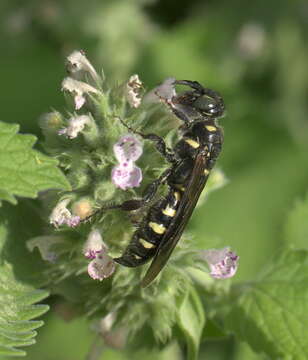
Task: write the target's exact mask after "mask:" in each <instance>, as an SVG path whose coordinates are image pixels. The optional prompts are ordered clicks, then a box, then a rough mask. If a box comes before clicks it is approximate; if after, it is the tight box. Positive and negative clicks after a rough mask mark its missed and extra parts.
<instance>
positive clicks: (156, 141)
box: [119, 117, 176, 163]
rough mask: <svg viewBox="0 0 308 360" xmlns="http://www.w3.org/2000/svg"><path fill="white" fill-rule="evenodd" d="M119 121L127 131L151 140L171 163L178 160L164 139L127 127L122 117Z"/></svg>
mask: <svg viewBox="0 0 308 360" xmlns="http://www.w3.org/2000/svg"><path fill="white" fill-rule="evenodd" d="M119 120H120V121H121V124H122V125H123V126H125V127H126V129H127V130H128V131H130V132H132V133H134V134H137V135H139V136H141V137H142V138H143V139H145V140H150V141H152V142H153V143H154V144H155V147H156V150H157V151H158V152H159V153H160V154H161V155H162V156H163V157H164V158H165V159H166V160H167V161H168V162H170V163H175V162H176V158H175V155H174V153H173V151H172V150H171V149H170V148H168V147H167V145H166V143H165V141H164V139H163V138H161V137H160V136H158V135H156V134H143V133H142V132H140V131H137V130H135V129H133V128H131V127H130V126H129V125H127V124H126V123H125V122H124V121H123V120H122V119H121V118H120V117H119Z"/></svg>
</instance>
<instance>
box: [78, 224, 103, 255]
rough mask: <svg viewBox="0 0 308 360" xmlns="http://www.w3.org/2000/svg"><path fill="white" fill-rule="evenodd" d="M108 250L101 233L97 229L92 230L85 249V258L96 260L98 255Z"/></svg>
mask: <svg viewBox="0 0 308 360" xmlns="http://www.w3.org/2000/svg"><path fill="white" fill-rule="evenodd" d="M107 250H108V249H107V246H106V245H105V243H104V242H103V239H102V236H101V234H100V232H99V231H98V230H97V229H94V230H92V231H91V232H90V234H89V236H88V238H87V240H86V242H85V244H84V247H83V254H84V256H85V257H86V258H88V259H95V258H96V255H97V254H99V253H100V252H101V251H107Z"/></svg>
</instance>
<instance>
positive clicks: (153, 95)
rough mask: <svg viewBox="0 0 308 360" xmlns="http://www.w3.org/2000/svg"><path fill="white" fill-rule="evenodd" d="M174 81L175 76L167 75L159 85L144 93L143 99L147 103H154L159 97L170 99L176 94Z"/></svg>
mask: <svg viewBox="0 0 308 360" xmlns="http://www.w3.org/2000/svg"><path fill="white" fill-rule="evenodd" d="M174 82H175V78H172V77H169V78H167V79H165V80H164V81H163V82H162V83H161V84H160V85H158V86H156V87H155V88H154V89H152V90H151V91H150V92H148V93H147V94H146V96H145V97H144V101H145V102H147V103H153V102H154V103H155V102H159V100H160V99H164V100H166V101H168V100H171V99H172V98H173V96H176V92H175V88H174Z"/></svg>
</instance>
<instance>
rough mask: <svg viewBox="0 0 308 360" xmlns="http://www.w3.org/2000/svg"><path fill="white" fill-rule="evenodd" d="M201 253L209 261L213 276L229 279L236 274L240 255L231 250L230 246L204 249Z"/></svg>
mask: <svg viewBox="0 0 308 360" xmlns="http://www.w3.org/2000/svg"><path fill="white" fill-rule="evenodd" d="M200 255H201V258H203V259H204V260H205V261H206V262H207V263H208V266H209V268H210V271H211V272H210V275H211V276H212V277H213V278H215V279H227V278H230V277H232V276H234V275H235V273H236V271H237V267H238V260H239V256H237V255H236V253H235V252H232V251H230V248H229V247H225V248H223V249H210V250H204V251H202V252H201V254H200Z"/></svg>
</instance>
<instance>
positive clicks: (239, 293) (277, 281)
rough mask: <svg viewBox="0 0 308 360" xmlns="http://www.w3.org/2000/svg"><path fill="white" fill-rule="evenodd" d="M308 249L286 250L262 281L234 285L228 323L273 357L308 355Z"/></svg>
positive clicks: (298, 359) (301, 358) (297, 359)
mask: <svg viewBox="0 0 308 360" xmlns="http://www.w3.org/2000/svg"><path fill="white" fill-rule="evenodd" d="M307 283H308V251H307V250H286V251H285V252H283V253H282V254H281V255H280V256H279V257H278V258H277V259H276V261H275V262H274V263H273V264H272V265H271V266H270V267H269V268H268V269H267V271H266V272H265V273H264V275H263V276H262V278H261V279H260V280H259V281H256V282H253V283H248V284H244V285H242V286H234V287H233V289H232V295H233V299H235V301H234V303H233V304H230V309H231V310H230V312H229V313H228V314H227V316H226V317H225V327H226V329H228V330H229V331H231V332H233V333H235V334H236V335H237V336H238V337H239V338H240V339H242V340H244V341H246V342H247V343H248V344H249V345H250V346H251V347H252V349H253V350H254V351H256V352H259V353H265V354H267V355H268V356H269V357H270V358H271V359H290V360H291V359H292V360H304V359H307V358H308V337H307V329H308V315H307V314H308V287H307Z"/></svg>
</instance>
